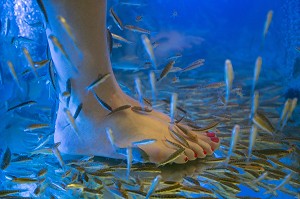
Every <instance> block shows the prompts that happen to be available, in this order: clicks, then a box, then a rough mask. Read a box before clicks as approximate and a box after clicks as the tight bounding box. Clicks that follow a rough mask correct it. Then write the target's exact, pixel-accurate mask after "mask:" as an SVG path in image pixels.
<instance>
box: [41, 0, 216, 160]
mask: <svg viewBox="0 0 300 199" xmlns="http://www.w3.org/2000/svg"><path fill="white" fill-rule="evenodd" d="M44 6H45V9H46V13H47V18H48V20H49V26H48V29H47V34H48V40H49V44H50V45H49V46H50V50H51V55H52V59H53V62H54V64H55V69H56V71H57V81H58V84H59V86H58V87H59V89H58V95H59V98H60V104H59V109H58V112H57V120H56V127H55V135H54V141H55V142H61V145H60V147H59V149H60V150H61V151H62V152H64V153H69V154H84V155H99V156H104V157H110V158H123V159H124V158H126V156H125V155H126V154H125V155H124V154H122V153H124V150H125V149H126V148H127V147H128V146H131V145H132V143H133V142H138V141H141V140H146V139H153V140H155V141H154V142H152V143H150V144H145V145H136V146H135V147H133V159H134V160H136V161H139V162H153V163H158V164H159V163H162V162H164V161H166V160H167V159H168V158H170V156H171V155H174V152H176V150H178V149H179V148H180V147H183V148H184V151H183V152H182V153H180V155H178V156H176V158H173V159H172V160H171V161H170V162H176V163H185V162H187V161H188V160H194V159H196V158H204V157H205V156H206V155H211V154H212V153H213V150H215V149H216V148H217V147H218V146H219V139H218V138H215V137H214V135H212V134H209V136H210V137H214V138H210V137H209V136H207V135H206V134H199V133H198V134H197V133H195V132H192V131H191V130H190V129H189V127H187V126H185V125H183V124H180V125H170V118H169V117H168V116H166V115H164V114H162V113H160V112H157V111H155V110H152V111H151V112H144V111H134V110H132V107H134V106H135V107H138V106H140V105H139V103H138V102H137V101H135V100H133V99H132V98H130V97H129V96H127V95H125V94H124V93H123V92H122V90H121V89H120V88H119V86H118V84H117V82H116V79H115V77H114V74H113V72H112V68H111V63H110V59H109V54H108V52H107V49H108V48H107V40H106V38H107V37H106V27H105V21H106V1H83V0H82V1H79V0H78V1H68V2H67V3H66V1H61V0H47V1H46V0H45V1H44ZM62 17H63V18H64V19H65V20H66V21H65V22H66V24H67V25H68V26H69V30H70V31H71V32H70V31H68V30H67V28H66V25H63V22H62V21H63V20H61V19H62ZM107 74H108V75H107ZM105 75H107V76H106V77H107V78H106V79H105V80H104V81H103V82H102V83H100V84H98V85H96V86H94V85H93V82H95V81H96V80H97V79H99V77H100V76H105ZM80 104H82V109H81V111H80V112H78V113H79V114H78V116H77V117H76V116H75V115H76V114H75V112H76V110H77V109H78V108H79V107H80ZM124 105H128V106H126V107H125V108H126V109H125V108H124V110H121V111H117V112H114V111H113V113H111V111H112V110H115V109H117V108H119V107H122V106H124ZM133 109H134V108H133ZM78 110H79V109H78ZM106 128H110V129H111V130H112V132H113V137H114V140H115V141H114V143H113V144H114V146H116V147H115V148H114V147H113V146H112V144H111V142H110V140H109V138H108V136H107V133H106ZM180 128H181V129H180ZM183 129H184V130H183ZM185 129H186V130H188V132H189V134H188V135H186V133H185ZM182 137H183V138H184V139H182ZM173 143H175V144H173Z"/></svg>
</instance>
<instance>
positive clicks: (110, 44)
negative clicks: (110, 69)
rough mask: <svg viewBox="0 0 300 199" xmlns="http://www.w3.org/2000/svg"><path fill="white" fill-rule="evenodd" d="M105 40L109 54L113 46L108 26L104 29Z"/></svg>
mask: <svg viewBox="0 0 300 199" xmlns="http://www.w3.org/2000/svg"><path fill="white" fill-rule="evenodd" d="M106 40H107V45H108V49H109V54H111V53H112V49H113V47H114V42H113V37H112V34H111V32H110V30H109V29H108V28H107V29H106Z"/></svg>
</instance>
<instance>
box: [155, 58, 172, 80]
mask: <svg viewBox="0 0 300 199" xmlns="http://www.w3.org/2000/svg"><path fill="white" fill-rule="evenodd" d="M174 64H175V61H174V60H171V61H170V62H169V63H168V64H167V65H166V66H165V67H164V69H163V70H162V72H161V74H160V76H159V79H157V81H159V80H161V79H163V78H164V77H165V76H167V74H168V73H169V72H170V70H171V69H172V68H173V66H174Z"/></svg>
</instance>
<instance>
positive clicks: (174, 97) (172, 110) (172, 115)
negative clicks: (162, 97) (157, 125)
mask: <svg viewBox="0 0 300 199" xmlns="http://www.w3.org/2000/svg"><path fill="white" fill-rule="evenodd" d="M177 98H178V94H177V93H172V97H171V103H170V120H171V121H170V123H171V124H174V122H175V120H174V119H175V115H176V107H177Z"/></svg>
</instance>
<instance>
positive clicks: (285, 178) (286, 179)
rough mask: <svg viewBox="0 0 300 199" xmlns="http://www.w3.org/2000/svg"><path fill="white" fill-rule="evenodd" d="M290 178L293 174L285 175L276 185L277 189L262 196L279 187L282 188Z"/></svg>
mask: <svg viewBox="0 0 300 199" xmlns="http://www.w3.org/2000/svg"><path fill="white" fill-rule="evenodd" d="M292 176H293V173H290V174H288V175H286V176H285V177H284V179H283V180H282V182H281V183H280V184H279V185H277V187H275V188H273V189H271V190H269V191H267V192H265V193H264V194H269V193H273V192H275V191H276V190H278V189H280V188H281V187H283V186H284V185H285V184H287V183H288V182H289V181H290V180H291V179H292Z"/></svg>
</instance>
